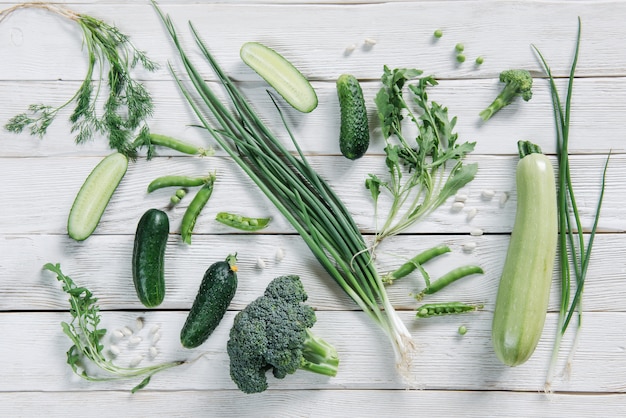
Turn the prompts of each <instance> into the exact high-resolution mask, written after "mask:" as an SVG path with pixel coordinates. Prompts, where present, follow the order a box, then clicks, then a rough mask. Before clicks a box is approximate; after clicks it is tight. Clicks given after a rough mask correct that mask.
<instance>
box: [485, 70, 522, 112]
mask: <svg viewBox="0 0 626 418" xmlns="http://www.w3.org/2000/svg"><path fill="white" fill-rule="evenodd" d="M500 81H501V82H502V83H506V85H505V86H504V88H503V89H502V91H501V92H500V94H499V95H498V97H496V99H495V100H494V101H493V103H491V104H490V105H489V107H487V108H486V109H485V110H483V111H482V112H480V117H481V118H482V119H483V120H485V121H486V120H488V119H489V118H491V117H492V116H493V115H495V114H496V112H498V111H499V110H500V109H502V108H503V107H505V106H508V105H509V104H511V102H513V99H515V98H516V97H517V96H522V99H524V101H529V100H530V98H531V97H532V96H533V92H532V90H531V89H532V86H533V78H532V76H531V75H530V73H529V72H528V71H526V70H506V71H502V72H501V73H500Z"/></svg>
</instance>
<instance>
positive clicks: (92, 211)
mask: <svg viewBox="0 0 626 418" xmlns="http://www.w3.org/2000/svg"><path fill="white" fill-rule="evenodd" d="M127 168H128V159H127V158H126V156H125V155H124V154H120V153H118V152H115V153H113V154H110V155H109V156H107V157H105V158H104V159H103V160H102V161H100V163H98V165H97V166H96V167H95V168H94V169H93V170H92V171H91V173H90V174H89V176H88V177H87V179H86V180H85V182H84V183H83V185H82V186H81V188H80V190H79V191H78V194H77V195H76V198H75V199H74V204H73V205H72V209H70V214H69V217H68V220H67V232H68V234H69V236H70V237H71V238H73V239H75V240H77V241H83V240H85V239H87V238H89V236H90V235H91V234H92V233H93V231H95V229H96V227H97V226H98V223H99V222H100V218H102V214H103V213H104V210H105V209H106V207H107V205H108V204H109V201H110V200H111V197H112V196H113V193H114V192H115V190H116V189H117V186H118V185H119V184H120V182H121V181H122V178H123V177H124V174H126V169H127Z"/></svg>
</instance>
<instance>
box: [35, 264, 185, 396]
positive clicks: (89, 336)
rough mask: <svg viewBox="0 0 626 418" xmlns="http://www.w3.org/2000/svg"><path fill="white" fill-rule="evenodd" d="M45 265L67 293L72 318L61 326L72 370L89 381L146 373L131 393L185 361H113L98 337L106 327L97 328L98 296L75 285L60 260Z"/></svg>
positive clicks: (129, 376) (98, 318)
mask: <svg viewBox="0 0 626 418" xmlns="http://www.w3.org/2000/svg"><path fill="white" fill-rule="evenodd" d="M44 269H45V270H49V271H51V272H53V273H55V274H56V275H57V280H58V281H60V282H62V283H63V291H64V292H66V293H67V294H68V295H69V296H70V298H69V302H70V313H71V315H72V320H71V321H70V322H69V323H68V322H62V323H61V326H62V328H63V332H64V333H65V335H67V336H68V337H69V338H70V340H72V342H73V344H72V346H71V347H70V349H69V350H68V351H67V364H69V365H70V367H71V368H72V370H73V371H74V373H75V374H77V375H78V376H80V377H82V378H83V379H86V380H89V381H109V380H119V379H129V378H134V377H140V376H145V377H144V379H143V380H142V381H141V382H140V383H139V384H138V385H136V386H135V387H134V388H133V389H132V392H133V393H134V392H136V391H138V390H140V389H142V388H144V387H145V386H146V385H147V384H148V383H150V378H151V377H152V376H153V375H154V374H155V373H157V372H160V371H161V370H165V369H169V368H171V367H175V366H179V365H181V364H184V363H185V361H172V362H168V363H161V364H155V365H152V366H146V367H138V368H127V367H120V366H117V365H115V364H114V363H113V362H112V361H111V360H109V359H107V358H106V357H105V356H104V354H103V349H104V346H103V345H102V342H101V340H102V338H103V337H104V336H105V335H106V332H107V331H106V329H103V328H98V325H99V324H100V320H101V318H100V308H99V307H98V305H97V302H98V299H97V298H95V297H94V296H93V294H92V293H91V292H90V291H89V290H88V289H87V288H85V287H79V286H76V284H75V283H74V281H73V280H72V279H71V278H70V277H69V276H66V275H64V274H63V272H62V271H61V266H60V265H59V264H51V263H47V264H46V265H44ZM85 360H89V361H90V362H91V363H93V364H94V365H96V366H98V367H99V368H100V369H101V370H103V371H105V372H107V373H109V374H110V376H107V377H104V376H94V375H91V374H89V373H88V372H87V369H86V364H85V362H84V361H85Z"/></svg>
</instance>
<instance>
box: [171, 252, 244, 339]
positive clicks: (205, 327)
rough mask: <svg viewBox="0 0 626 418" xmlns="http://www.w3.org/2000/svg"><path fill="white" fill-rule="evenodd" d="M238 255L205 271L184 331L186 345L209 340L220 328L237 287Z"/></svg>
mask: <svg viewBox="0 0 626 418" xmlns="http://www.w3.org/2000/svg"><path fill="white" fill-rule="evenodd" d="M236 262H237V255H236V254H235V255H229V256H228V257H226V260H225V261H218V262H217V263H214V264H213V265H211V266H210V267H209V268H208V269H207V271H206V272H205V273H204V277H203V278H202V283H201V284H200V289H199V290H198V293H197V295H196V299H195V300H194V302H193V305H192V306H191V309H190V310H189V314H188V315H187V319H186V320H185V324H184V325H183V328H182V330H181V331H180V342H181V343H182V345H183V347H186V348H194V347H198V346H199V345H200V344H202V343H203V342H205V341H206V340H207V338H209V335H211V333H212V332H213V331H214V330H215V328H217V325H218V324H219V323H220V321H221V320H222V318H223V317H224V314H225V313H226V310H227V309H228V305H230V302H231V301H232V300H233V297H234V296H235V291H236V290H237V265H236Z"/></svg>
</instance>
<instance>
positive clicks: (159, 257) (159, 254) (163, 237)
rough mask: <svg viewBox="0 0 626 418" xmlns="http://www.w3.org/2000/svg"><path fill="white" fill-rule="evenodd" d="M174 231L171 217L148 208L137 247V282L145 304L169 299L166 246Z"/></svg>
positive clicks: (138, 226) (135, 265) (134, 259)
mask: <svg viewBox="0 0 626 418" xmlns="http://www.w3.org/2000/svg"><path fill="white" fill-rule="evenodd" d="M169 232H170V221H169V218H168V217H167V214H166V213H165V212H163V211H162V210H159V209H148V210H147V211H146V212H145V213H144V214H143V215H142V216H141V219H139V223H138V224H137V232H136V233H135V244H134V246H133V260H132V266H133V283H134V284H135V291H136V292H137V296H138V297H139V300H140V301H141V303H143V305H144V306H146V307H148V308H154V307H155V306H159V305H160V304H161V302H163V298H164V297H165V269H164V265H165V261H164V260H165V247H166V245H167V237H168V235H169Z"/></svg>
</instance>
